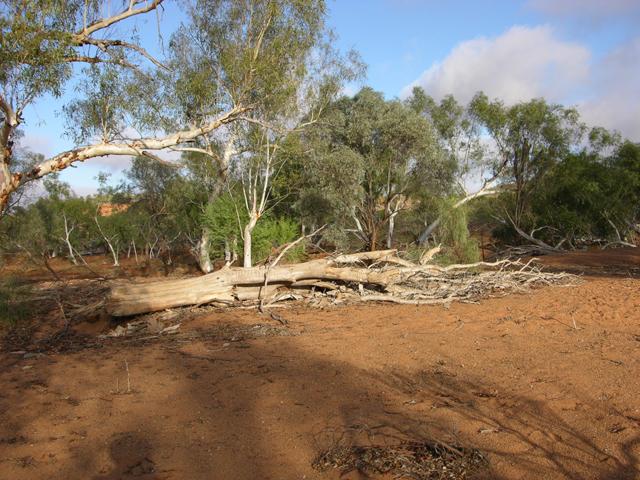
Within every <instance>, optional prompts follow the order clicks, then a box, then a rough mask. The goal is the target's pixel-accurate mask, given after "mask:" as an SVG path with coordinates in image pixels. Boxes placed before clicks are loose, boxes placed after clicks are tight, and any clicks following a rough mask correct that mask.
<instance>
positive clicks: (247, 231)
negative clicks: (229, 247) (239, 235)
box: [242, 215, 258, 268]
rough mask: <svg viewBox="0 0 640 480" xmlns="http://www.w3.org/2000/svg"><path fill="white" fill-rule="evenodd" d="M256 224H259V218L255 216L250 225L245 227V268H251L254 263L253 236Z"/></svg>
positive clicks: (250, 220) (252, 217)
mask: <svg viewBox="0 0 640 480" xmlns="http://www.w3.org/2000/svg"><path fill="white" fill-rule="evenodd" d="M256 223H258V217H257V216H255V215H252V216H251V218H250V219H249V223H247V225H245V227H244V244H243V247H244V251H243V257H244V260H243V263H242V265H243V266H244V268H251V265H252V261H251V234H252V232H253V229H254V228H255V226H256Z"/></svg>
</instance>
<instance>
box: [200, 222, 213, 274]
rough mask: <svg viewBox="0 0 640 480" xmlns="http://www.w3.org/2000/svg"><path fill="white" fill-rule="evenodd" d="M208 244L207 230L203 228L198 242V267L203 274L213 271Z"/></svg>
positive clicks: (209, 242)
mask: <svg viewBox="0 0 640 480" xmlns="http://www.w3.org/2000/svg"><path fill="white" fill-rule="evenodd" d="M210 244H211V239H210V237H209V230H207V229H206V228H205V229H204V230H202V236H201V237H200V241H199V242H198V265H199V267H200V270H202V272H203V273H211V272H212V271H213V263H212V262H211V255H210V252H209V246H210Z"/></svg>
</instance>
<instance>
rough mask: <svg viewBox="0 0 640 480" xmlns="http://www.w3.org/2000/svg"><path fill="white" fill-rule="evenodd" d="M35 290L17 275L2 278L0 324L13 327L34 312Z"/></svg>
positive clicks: (0, 285) (0, 281) (0, 282)
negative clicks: (33, 298)
mask: <svg viewBox="0 0 640 480" xmlns="http://www.w3.org/2000/svg"><path fill="white" fill-rule="evenodd" d="M32 294H33V292H32V290H31V287H29V285H26V284H24V283H22V282H20V281H19V280H18V279H17V278H15V277H7V278H3V279H0V324H6V325H7V326H9V327H13V326H15V325H16V324H18V323H20V322H21V321H23V320H26V319H28V318H29V316H30V315H31V313H32V312H33V301H32V299H31V296H32Z"/></svg>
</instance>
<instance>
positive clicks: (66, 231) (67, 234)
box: [62, 213, 78, 265]
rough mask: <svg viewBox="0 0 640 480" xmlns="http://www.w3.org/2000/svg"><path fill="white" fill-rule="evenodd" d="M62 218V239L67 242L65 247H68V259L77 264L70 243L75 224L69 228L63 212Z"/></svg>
mask: <svg viewBox="0 0 640 480" xmlns="http://www.w3.org/2000/svg"><path fill="white" fill-rule="evenodd" d="M62 218H63V219H64V241H65V243H66V244H67V248H68V249H69V259H71V262H72V263H73V264H74V265H78V261H77V260H76V256H75V255H74V254H73V246H72V245H71V232H72V231H73V229H74V228H75V226H73V227H71V228H69V222H68V221H67V216H66V215H65V214H64V213H63V214H62Z"/></svg>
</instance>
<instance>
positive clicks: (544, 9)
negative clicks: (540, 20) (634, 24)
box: [528, 0, 640, 19]
mask: <svg viewBox="0 0 640 480" xmlns="http://www.w3.org/2000/svg"><path fill="white" fill-rule="evenodd" d="M528 6H529V7H530V8H532V9H534V10H538V11H540V12H541V13H544V14H546V15H552V16H571V17H574V18H575V17H591V18H593V19H602V18H603V17H611V16H617V15H629V14H631V15H637V14H640V2H638V0H529V2H528Z"/></svg>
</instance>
